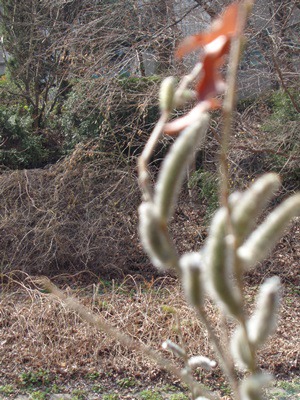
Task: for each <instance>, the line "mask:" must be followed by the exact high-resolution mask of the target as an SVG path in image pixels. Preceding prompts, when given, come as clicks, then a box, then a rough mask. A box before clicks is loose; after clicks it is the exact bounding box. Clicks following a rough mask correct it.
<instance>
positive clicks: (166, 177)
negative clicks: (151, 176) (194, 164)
mask: <svg viewBox="0 0 300 400" xmlns="http://www.w3.org/2000/svg"><path fill="white" fill-rule="evenodd" d="M208 121H209V116H208V114H204V113H203V114H200V115H199V120H198V122H196V123H194V124H193V125H191V126H189V127H188V128H186V129H185V130H184V131H183V132H182V133H181V134H180V136H179V137H178V139H177V140H176V141H175V143H174V144H173V146H172V148H171V150H170V152H169V154H168V155H167V157H166V158H165V160H164V162H163V165H162V168H161V171H160V174H159V176H158V181H157V184H156V188H155V195H154V203H155V205H156V206H157V209H158V212H159V215H160V216H161V218H162V219H163V220H167V219H168V218H169V217H170V216H171V214H172V212H173V207H174V203H175V201H176V198H177V195H178V192H179V190H180V187H181V184H182V181H183V178H184V176H185V173H186V167H187V165H188V164H189V162H190V160H191V158H192V157H193V155H194V151H195V149H196V148H197V145H199V143H200V142H203V140H204V138H205V133H206V130H207V126H208Z"/></svg>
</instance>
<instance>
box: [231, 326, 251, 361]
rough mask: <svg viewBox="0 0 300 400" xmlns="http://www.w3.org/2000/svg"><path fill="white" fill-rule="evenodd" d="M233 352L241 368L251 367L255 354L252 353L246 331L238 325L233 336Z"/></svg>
mask: <svg viewBox="0 0 300 400" xmlns="http://www.w3.org/2000/svg"><path fill="white" fill-rule="evenodd" d="M231 353H232V355H233V357H234V359H235V361H236V362H237V364H238V366H239V367H240V368H241V369H251V367H252V365H253V361H254V360H253V355H252V353H251V350H250V347H249V343H248V340H247V338H246V336H245V332H244V330H243V329H242V328H241V327H238V328H237V329H236V331H235V332H234V334H233V336H232V338H231Z"/></svg>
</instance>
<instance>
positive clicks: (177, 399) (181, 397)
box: [169, 393, 189, 400]
mask: <svg viewBox="0 0 300 400" xmlns="http://www.w3.org/2000/svg"><path fill="white" fill-rule="evenodd" d="M169 400H189V397H188V396H187V395H186V394H183V393H176V394H171V396H170V397H169Z"/></svg>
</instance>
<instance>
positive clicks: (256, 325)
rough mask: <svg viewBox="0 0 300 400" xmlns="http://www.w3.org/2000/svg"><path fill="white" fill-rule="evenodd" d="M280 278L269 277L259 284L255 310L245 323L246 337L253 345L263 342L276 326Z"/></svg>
mask: <svg viewBox="0 0 300 400" xmlns="http://www.w3.org/2000/svg"><path fill="white" fill-rule="evenodd" d="M279 291H280V279H279V278H278V277H277V276H274V277H272V278H269V279H267V280H266V282H265V283H264V284H263V285H262V286H261V288H260V292H259V295H258V301H257V306H256V310H255V312H254V314H253V316H252V317H251V319H250V320H249V322H248V324H247V331H248V337H249V340H250V342H251V343H252V344H254V345H255V346H258V345H261V344H263V343H264V342H265V340H266V339H267V337H268V336H269V335H270V334H271V333H272V332H273V331H274V329H275V327H276V321H277V314H278V306H279Z"/></svg>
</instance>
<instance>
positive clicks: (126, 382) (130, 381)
mask: <svg viewBox="0 0 300 400" xmlns="http://www.w3.org/2000/svg"><path fill="white" fill-rule="evenodd" d="M117 384H118V385H119V386H120V387H122V388H132V387H134V386H136V385H137V381H136V380H135V379H134V378H122V379H120V380H118V381H117Z"/></svg>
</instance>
